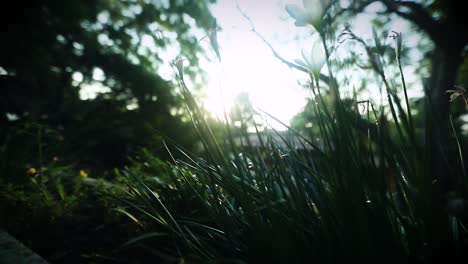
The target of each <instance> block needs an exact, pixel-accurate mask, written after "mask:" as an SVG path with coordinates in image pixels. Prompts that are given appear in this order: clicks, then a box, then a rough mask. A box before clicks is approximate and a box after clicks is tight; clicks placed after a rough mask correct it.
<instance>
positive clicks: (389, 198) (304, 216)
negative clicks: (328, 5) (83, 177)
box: [124, 31, 467, 263]
mask: <svg viewBox="0 0 468 264" xmlns="http://www.w3.org/2000/svg"><path fill="white" fill-rule="evenodd" d="M345 34H347V36H348V37H349V38H350V39H351V40H355V41H358V43H361V44H362V45H364V47H365V48H366V50H367V52H368V53H369V56H373V54H372V52H373V51H372V49H371V48H370V47H368V46H367V44H366V43H365V42H364V41H363V40H361V39H360V38H359V37H357V36H356V35H354V34H353V33H352V32H351V31H345ZM324 43H325V42H324ZM372 61H373V60H372ZM397 61H398V65H396V67H398V68H399V70H400V74H401V76H402V78H401V80H399V81H401V82H402V83H401V87H402V89H403V91H397V89H396V88H395V86H394V85H392V83H394V82H398V80H395V81H394V82H389V81H388V79H387V76H385V70H384V69H383V68H382V67H381V65H378V64H376V63H375V61H373V65H372V67H373V69H374V71H375V72H376V73H377V76H379V78H380V79H381V81H383V83H384V86H385V90H386V92H385V93H386V95H387V104H388V106H386V107H381V108H380V109H378V110H376V107H374V105H373V103H372V102H371V101H361V102H358V101H357V100H356V99H355V98H354V99H349V98H348V99H342V98H341V97H340V94H339V89H338V87H336V90H335V91H336V94H335V95H334V98H333V101H332V104H329V103H326V102H329V100H326V99H325V98H324V97H326V96H328V95H327V94H326V89H324V88H323V86H324V84H323V83H321V82H319V81H318V80H314V78H313V76H312V75H311V89H313V91H314V95H315V97H314V100H315V104H314V105H315V109H314V111H315V115H316V116H317V117H318V123H317V124H314V125H316V126H318V127H319V128H320V129H319V131H320V132H319V135H318V137H319V138H320V144H318V143H317V141H314V140H311V139H307V138H305V137H303V136H301V135H300V134H299V133H298V132H296V131H294V129H292V128H289V130H288V134H287V135H286V136H285V134H283V133H279V132H276V131H274V130H266V131H262V132H260V131H259V129H258V128H257V127H254V128H256V129H257V133H256V135H257V137H258V142H259V143H256V144H254V143H253V142H251V140H250V137H249V134H248V133H247V132H245V131H244V132H242V136H241V137H240V138H241V140H242V144H239V143H238V142H236V141H239V138H238V137H236V136H234V135H236V133H234V130H235V129H236V128H235V126H233V125H231V124H230V122H229V117H228V116H227V114H226V116H225V123H226V125H225V126H224V135H225V138H224V140H220V139H219V138H216V137H215V136H214V133H213V131H212V129H211V127H210V124H209V123H208V122H207V119H206V114H205V112H204V111H203V109H201V108H200V107H199V106H198V104H197V102H196V100H195V99H194V97H193V96H192V94H191V93H190V91H189V89H188V87H187V85H186V83H185V80H184V76H183V72H182V70H181V69H180V68H179V72H178V80H179V84H180V87H181V89H182V91H183V95H184V97H185V102H186V106H187V110H188V112H189V114H190V116H191V118H192V120H193V125H194V128H195V129H196V130H197V132H198V135H199V139H200V141H201V143H202V145H203V148H204V150H205V156H203V157H197V156H195V155H192V154H191V153H189V152H187V151H185V150H183V149H181V148H178V147H177V145H174V144H167V145H166V148H167V150H168V152H169V153H171V154H175V153H177V154H178V155H173V156H174V157H175V156H181V155H182V156H184V157H185V158H183V159H175V158H174V160H173V165H168V166H167V167H166V169H165V172H164V175H169V176H168V177H165V178H164V180H161V179H159V180H158V181H154V178H151V177H143V175H139V173H138V170H132V169H129V170H127V171H126V172H125V173H126V174H127V175H128V176H129V177H131V178H132V179H133V180H132V181H130V182H132V183H131V184H130V187H131V188H130V189H129V190H128V191H126V192H127V194H128V195H127V197H128V198H127V199H125V201H124V202H125V203H126V204H127V205H128V207H127V208H126V209H125V213H126V214H128V215H129V216H131V218H132V219H134V221H136V222H137V223H139V224H142V223H144V224H142V225H145V228H146V230H148V232H147V233H145V234H143V235H142V236H140V237H136V238H134V239H132V240H131V241H129V242H128V243H127V244H125V245H124V246H130V245H136V244H137V245H139V246H141V247H143V248H145V249H146V250H148V251H150V252H152V253H154V254H155V256H156V257H157V258H158V259H161V260H166V261H185V260H188V261H193V262H201V263H206V262H235V263H246V262H249V263H301V262H318V263H342V262H344V261H350V260H359V261H361V262H366V263H380V262H393V261H399V262H402V261H412V262H421V263H429V262H438V261H441V260H448V259H454V258H455V257H461V256H466V255H467V251H466V250H467V236H466V235H467V230H466V228H465V225H464V223H466V222H465V220H466V213H463V212H462V209H463V205H464V203H465V202H464V200H463V198H462V197H460V196H459V195H458V194H456V195H455V194H451V195H449V196H448V197H446V196H444V195H445V194H443V193H442V192H441V191H440V190H439V188H438V184H437V182H434V181H433V179H431V178H430V177H429V173H428V168H429V164H428V161H427V159H426V158H425V156H424V155H422V153H421V152H423V150H424V149H425V147H426V146H424V145H421V144H420V143H418V142H417V139H416V133H415V127H414V123H413V121H412V115H411V111H410V109H411V105H410V104H409V100H408V96H407V91H406V84H405V83H404V77H403V72H402V70H401V69H402V67H401V64H400V60H399V59H398V60H397ZM179 66H180V65H179ZM319 86H322V89H318V87H319ZM401 92H403V93H404V99H405V100H404V106H403V103H402V102H401V101H400V99H399V96H398V94H399V93H401ZM359 104H365V105H366V106H367V108H366V109H367V112H366V113H365V114H364V115H362V113H359V111H358V110H357V107H356V106H357V105H359ZM385 108H387V109H385ZM405 108H406V109H405ZM385 110H389V111H390V115H389V118H387V115H386V114H385ZM393 131H396V133H394V132H393ZM278 138H280V142H278V140H277V139H278ZM153 176H156V178H157V176H158V175H153ZM151 179H153V180H151ZM465 182H466V181H465ZM466 187H467V186H462V187H461V188H466Z"/></svg>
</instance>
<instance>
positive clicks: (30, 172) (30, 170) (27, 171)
mask: <svg viewBox="0 0 468 264" xmlns="http://www.w3.org/2000/svg"><path fill="white" fill-rule="evenodd" d="M26 173H27V174H31V175H34V174H36V173H37V170H36V168H29V169H28V170H26Z"/></svg>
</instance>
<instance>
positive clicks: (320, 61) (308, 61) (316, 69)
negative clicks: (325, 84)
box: [295, 39, 327, 78]
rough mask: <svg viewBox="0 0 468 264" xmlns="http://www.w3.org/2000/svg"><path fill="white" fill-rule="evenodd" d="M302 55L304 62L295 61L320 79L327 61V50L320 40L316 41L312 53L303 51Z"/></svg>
mask: <svg viewBox="0 0 468 264" xmlns="http://www.w3.org/2000/svg"><path fill="white" fill-rule="evenodd" d="M301 54H302V58H303V59H304V60H295V62H296V63H297V64H299V65H301V66H302V67H304V68H306V69H308V70H309V71H310V72H311V73H312V74H313V75H314V77H315V78H318V77H319V75H320V71H321V70H322V68H323V66H324V65H325V63H326V61H327V57H326V54H325V49H324V48H323V45H322V42H321V41H320V39H316V40H315V41H314V43H313V44H312V48H311V49H310V51H307V50H304V49H302V50H301Z"/></svg>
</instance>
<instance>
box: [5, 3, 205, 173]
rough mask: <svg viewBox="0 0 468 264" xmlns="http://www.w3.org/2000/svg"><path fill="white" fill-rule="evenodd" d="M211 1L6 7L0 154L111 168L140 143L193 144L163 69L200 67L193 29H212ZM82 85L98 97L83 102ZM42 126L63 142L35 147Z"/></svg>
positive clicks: (192, 69)
mask: <svg viewBox="0 0 468 264" xmlns="http://www.w3.org/2000/svg"><path fill="white" fill-rule="evenodd" d="M210 2H212V1H211V0H209V1H176V0H167V1H158V0H147V1H144V0H135V1H111V0H99V1H94V0H84V1H83V0H71V1H59V0H40V1H33V2H28V3H27V4H25V3H21V2H15V1H13V2H11V3H10V4H9V5H8V7H5V8H2V11H0V13H1V14H0V22H1V24H2V25H3V26H4V30H2V41H1V42H0V67H1V70H0V72H1V73H0V74H1V75H0V92H1V96H0V139H1V140H2V142H1V143H0V144H1V145H2V153H1V154H2V156H3V157H13V156H15V160H16V161H18V159H24V160H23V163H24V162H27V161H29V162H31V161H32V160H35V159H37V151H36V149H37V148H42V147H43V145H44V146H47V153H53V154H54V155H65V154H64V153H69V154H67V155H68V158H69V159H70V160H77V161H79V162H82V163H84V164H86V165H88V166H92V167H96V168H102V169H109V168H112V167H114V166H121V165H123V164H124V162H125V160H126V158H127V156H128V155H130V154H132V153H134V151H135V150H136V149H138V148H139V147H141V146H147V147H152V148H153V149H157V148H160V146H161V144H160V141H161V138H162V137H164V136H168V137H171V138H173V139H176V140H178V141H179V142H180V143H181V144H182V145H186V146H188V145H190V144H192V143H193V140H192V137H191V136H190V135H191V132H190V129H188V127H189V125H188V124H186V123H184V122H182V121H181V115H180V114H178V113H179V112H180V111H179V112H178V111H177V110H178V109H179V108H181V105H182V102H181V97H180V95H179V94H178V93H177V91H176V89H175V86H174V85H173V82H172V81H171V80H168V79H166V78H168V77H167V76H164V77H165V78H163V77H162V76H161V75H159V74H158V72H160V71H161V70H164V66H165V65H168V64H169V62H168V61H167V60H168V58H167V57H168V56H174V57H175V55H178V54H180V55H182V56H184V57H186V58H187V59H188V60H189V61H190V65H195V66H196V65H197V58H198V56H199V55H200V54H201V53H202V50H201V48H200V46H199V45H197V41H198V38H199V37H200V36H196V34H197V32H195V30H199V31H207V30H209V29H211V28H213V26H214V19H213V17H212V16H211V14H210V11H209V9H208V5H209V4H210ZM172 53H174V54H172ZM166 68H167V67H166ZM165 70H166V71H167V69H165ZM196 71H197V70H196V68H195V67H193V66H192V67H191V68H188V69H187V72H188V74H194V73H195V72H196ZM103 87H104V88H103ZM84 89H91V90H93V89H94V90H98V91H99V90H100V91H101V93H97V94H95V95H93V96H91V98H88V100H82V99H83V98H81V99H80V90H81V92H83V90H84ZM102 91H105V93H104V92H102ZM93 97H95V98H93ZM26 123H29V124H39V126H28V127H29V128H28V129H25V126H24V124H26ZM31 127H34V128H31ZM38 127H43V128H44V127H47V128H48V129H47V131H55V132H57V133H56V134H59V135H60V136H59V137H55V140H56V142H55V143H54V144H45V143H46V142H45V141H44V140H45V138H46V137H45V136H44V134H42V135H41V137H42V138H41V139H40V141H42V143H41V144H42V145H39V146H38V145H37V143H38V142H37V139H38V137H36V136H37V135H38V133H39V132H38V131H39V130H38V129H37V128H38ZM20 128H22V129H20ZM45 131H46V130H43V131H42V132H45ZM23 132H24V133H23ZM20 134H21V135H20ZM26 135H28V136H26ZM20 142H22V143H24V145H21V144H20ZM47 143H52V142H47ZM25 145H28V147H25ZM25 149H28V151H26V150H25ZM31 150H34V151H31ZM26 152H28V154H27V155H19V156H18V155H17V154H19V153H21V154H26ZM51 155H52V154H51ZM42 158H45V157H42ZM9 159H11V160H10V161H12V158H9ZM16 161H15V162H16ZM8 164H9V162H8V161H4V164H3V165H5V166H7V167H8V166H9V165H8ZM17 164H21V161H20V162H18V163H17Z"/></svg>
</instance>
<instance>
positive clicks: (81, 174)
mask: <svg viewBox="0 0 468 264" xmlns="http://www.w3.org/2000/svg"><path fill="white" fill-rule="evenodd" d="M80 177H83V178H86V177H88V173H87V172H86V171H84V170H80Z"/></svg>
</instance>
